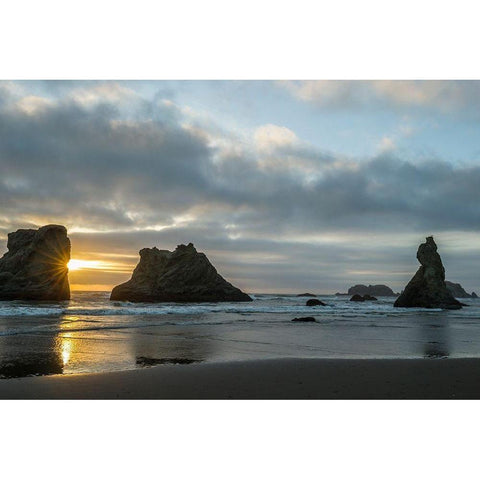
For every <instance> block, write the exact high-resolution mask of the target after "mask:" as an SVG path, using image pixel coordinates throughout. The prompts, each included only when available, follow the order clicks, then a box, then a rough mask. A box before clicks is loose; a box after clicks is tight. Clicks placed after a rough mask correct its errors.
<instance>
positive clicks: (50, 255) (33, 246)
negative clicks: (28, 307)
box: [0, 225, 71, 300]
mask: <svg viewBox="0 0 480 480" xmlns="http://www.w3.org/2000/svg"><path fill="white" fill-rule="evenodd" d="M7 248H8V252H7V253H6V254H5V255H4V256H3V257H2V258H1V259H0V300H69V299H70V286H69V284H68V267H67V263H68V261H69V260H70V249H71V246H70V240H69V238H68V237H67V229H66V228H65V227H64V226H62V225H45V226H44V227H41V228H39V229H38V230H34V229H21V230H17V231H16V232H13V233H9V234H8V242H7Z"/></svg>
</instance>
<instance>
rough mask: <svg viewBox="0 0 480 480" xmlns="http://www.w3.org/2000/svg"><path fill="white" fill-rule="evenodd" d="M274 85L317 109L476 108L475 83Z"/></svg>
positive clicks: (479, 93)
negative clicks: (318, 107)
mask: <svg viewBox="0 0 480 480" xmlns="http://www.w3.org/2000/svg"><path fill="white" fill-rule="evenodd" d="M277 84H278V85H280V86H281V87H282V88H285V89H286V90H287V91H289V92H290V93H291V94H292V95H294V96H295V97H296V98H298V99H300V100H303V101H305V102H310V103H313V104H315V105H318V106H321V107H334V108H343V109H350V108H358V107H368V108H378V107H383V108H385V107H390V108H391V107H395V108H412V107H413V108H429V109H433V110H435V111H441V112H444V113H448V112H459V111H462V112H465V111H467V112H469V113H473V110H474V109H478V107H479V106H480V82H479V81H477V80H456V81H452V80H448V81H447V80H301V81H282V82H278V83H277Z"/></svg>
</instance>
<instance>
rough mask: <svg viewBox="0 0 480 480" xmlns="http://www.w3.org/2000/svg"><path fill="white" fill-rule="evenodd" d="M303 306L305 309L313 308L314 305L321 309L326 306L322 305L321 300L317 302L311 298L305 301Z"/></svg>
mask: <svg viewBox="0 0 480 480" xmlns="http://www.w3.org/2000/svg"><path fill="white" fill-rule="evenodd" d="M305 305H306V306H307V307H315V306H316V305H320V306H321V307H325V306H326V305H327V304H326V303H323V302H322V301H321V300H318V299H316V298H311V299H310V300H307V303H306V304H305Z"/></svg>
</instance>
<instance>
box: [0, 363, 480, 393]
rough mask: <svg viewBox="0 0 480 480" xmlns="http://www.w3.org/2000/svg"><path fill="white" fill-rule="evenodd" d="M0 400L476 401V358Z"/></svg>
mask: <svg viewBox="0 0 480 480" xmlns="http://www.w3.org/2000/svg"><path fill="white" fill-rule="evenodd" d="M0 399H178V400H180V399H480V358H447V359H361V360H352V359H311V358H280V359H274V360H249V361H232V362H222V363H197V364H191V365H161V366H154V367H148V368H145V369H136V370H126V371H117V372H108V373H89V374H73V375H47V376H40V377H23V378H12V379H2V380H0Z"/></svg>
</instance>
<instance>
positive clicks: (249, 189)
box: [0, 80, 480, 293]
mask: <svg viewBox="0 0 480 480" xmlns="http://www.w3.org/2000/svg"><path fill="white" fill-rule="evenodd" d="M479 124H480V82H478V81H326V80H322V81H45V80H44V81H0V205H1V209H0V254H2V253H4V252H5V251H6V250H7V248H6V238H7V234H8V232H11V231H15V230H17V229H18V228H38V227H39V226H41V225H45V224H49V223H56V224H63V225H65V226H66V227H67V228H68V231H69V237H70V239H71V241H72V258H74V259H75V260H76V262H75V263H74V265H75V266H76V267H77V268H76V269H75V270H72V271H71V272H70V283H71V286H72V288H73V289H100V290H109V289H111V288H112V286H114V285H116V284H118V283H121V282H123V281H126V280H127V279H128V278H130V276H131V272H132V270H133V268H134V267H135V265H136V263H137V262H138V251H139V250H140V249H141V248H143V247H153V246H157V247H158V248H161V249H169V250H172V249H174V248H175V246H176V245H178V244H180V243H189V242H193V243H194V244H195V246H196V248H197V250H199V251H203V252H204V253H205V254H206V255H207V256H208V258H209V259H210V261H211V262H212V263H213V264H214V265H215V266H216V268H217V270H218V271H219V273H220V274H221V275H223V276H224V277H225V278H226V279H227V280H229V281H230V282H232V283H233V284H234V285H236V286H238V287H240V288H242V289H243V290H245V291H247V292H251V293H259V292H277V293H289V292H298V293H300V292H305V291H310V292H314V293H334V292H337V291H342V292H343V291H346V290H347V289H348V287H349V286H351V285H354V284H357V283H364V284H377V283H383V284H387V285H389V286H390V287H392V288H393V289H394V290H396V291H400V290H401V289H402V288H403V287H404V286H405V284H406V283H407V282H408V280H409V279H410V278H411V276H412V275H413V274H414V273H415V271H416V269H417V268H418V262H417V260H416V258H415V254H416V250H417V248H418V245H419V244H420V243H422V242H423V241H424V240H425V237H426V236H428V235H434V238H435V241H436V243H437V245H438V247H439V253H440V255H441V256H442V259H443V262H444V265H445V268H446V272H447V279H448V280H451V281H455V282H460V283H461V284H462V285H463V286H464V287H465V288H466V290H467V291H469V292H471V291H472V290H476V291H477V293H478V291H479V290H480V276H479V274H478V271H479V268H478V258H479V254H480V243H479V241H478V228H479V220H480V202H479V185H480V161H479V159H480V135H478V131H479V128H478V127H479Z"/></svg>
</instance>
